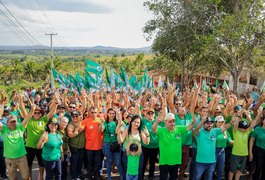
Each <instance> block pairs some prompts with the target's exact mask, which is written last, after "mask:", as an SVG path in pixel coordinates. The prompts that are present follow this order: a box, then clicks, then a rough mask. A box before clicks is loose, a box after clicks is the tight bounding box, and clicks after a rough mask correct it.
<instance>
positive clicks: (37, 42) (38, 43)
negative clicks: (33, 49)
mask: <svg viewBox="0 0 265 180" xmlns="http://www.w3.org/2000/svg"><path fill="white" fill-rule="evenodd" d="M0 3H1V4H2V5H3V7H4V8H5V9H6V10H7V11H8V13H9V14H10V15H11V16H12V17H13V18H14V19H15V21H16V22H17V23H18V24H19V25H20V26H21V27H22V29H23V30H24V31H25V32H26V34H28V35H29V36H30V37H31V38H32V40H33V41H34V42H36V44H37V45H41V43H40V42H39V41H38V40H36V39H35V38H34V37H33V36H32V35H31V34H30V33H29V32H28V31H27V30H26V29H25V27H24V26H23V25H22V24H21V23H20V22H19V21H18V20H17V18H16V17H15V16H14V15H13V14H12V12H11V11H10V10H9V9H8V8H7V7H6V6H5V4H4V3H3V2H2V1H1V0H0Z"/></svg>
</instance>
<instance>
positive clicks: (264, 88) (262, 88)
mask: <svg viewBox="0 0 265 180" xmlns="http://www.w3.org/2000/svg"><path fill="white" fill-rule="evenodd" d="M261 92H265V81H264V83H263V84H262V86H261Z"/></svg>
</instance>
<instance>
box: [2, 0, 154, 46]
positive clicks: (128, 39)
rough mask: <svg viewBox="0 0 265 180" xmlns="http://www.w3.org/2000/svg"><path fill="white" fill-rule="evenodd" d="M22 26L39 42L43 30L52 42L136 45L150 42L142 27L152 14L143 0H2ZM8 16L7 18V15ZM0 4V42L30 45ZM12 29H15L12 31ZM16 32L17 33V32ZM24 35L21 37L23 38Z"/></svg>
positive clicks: (43, 38)
mask: <svg viewBox="0 0 265 180" xmlns="http://www.w3.org/2000/svg"><path fill="white" fill-rule="evenodd" d="M2 2H3V3H4V5H5V6H6V7H7V8H8V9H9V10H10V12H11V13H12V14H13V15H14V16H15V17H16V19H17V20H18V21H19V22H20V23H21V24H22V25H23V27H24V28H25V29H26V30H27V31H28V32H29V33H30V34H31V35H32V36H33V37H34V39H35V40H37V41H38V42H39V43H40V44H42V45H49V37H48V36H45V33H51V32H54V33H58V35H57V36H54V45H55V46H82V47H84V46H96V45H104V46H114V47H122V48H136V47H144V46H149V45H151V42H147V41H146V39H145V38H144V34H143V31H142V28H143V27H144V25H145V23H146V22H147V20H149V19H150V18H152V16H151V13H149V12H148V11H147V10H146V9H145V8H144V6H143V2H144V0H2ZM7 16H8V17H9V20H8V18H7ZM11 19H12V20H14V19H13V17H11V15H9V13H8V12H7V10H6V9H5V8H4V7H3V5H2V4H0V39H1V40H0V45H30V44H33V42H29V41H30V40H25V39H28V38H25V35H21V32H23V31H24V30H23V28H22V27H20V25H17V23H16V25H15V24H10V23H9V22H7V21H10V20H11ZM14 31H16V33H15V32H14ZM18 34H20V35H18ZM23 39H24V40H23Z"/></svg>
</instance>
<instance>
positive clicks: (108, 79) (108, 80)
mask: <svg viewBox="0 0 265 180" xmlns="http://www.w3.org/2000/svg"><path fill="white" fill-rule="evenodd" d="M105 71H106V80H107V83H108V84H109V85H110V84H111V82H110V77H109V73H108V69H105Z"/></svg>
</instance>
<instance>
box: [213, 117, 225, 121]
mask: <svg viewBox="0 0 265 180" xmlns="http://www.w3.org/2000/svg"><path fill="white" fill-rule="evenodd" d="M215 121H216V122H219V121H225V120H224V117H223V116H216V117H215Z"/></svg>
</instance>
